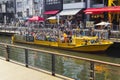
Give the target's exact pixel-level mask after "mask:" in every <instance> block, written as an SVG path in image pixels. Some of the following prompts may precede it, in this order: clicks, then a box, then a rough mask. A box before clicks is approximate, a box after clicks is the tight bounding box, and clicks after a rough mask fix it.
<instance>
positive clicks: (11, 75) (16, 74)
mask: <svg viewBox="0 0 120 80" xmlns="http://www.w3.org/2000/svg"><path fill="white" fill-rule="evenodd" d="M0 80H68V79H63V78H60V77H54V76H51V75H50V74H46V73H43V72H40V71H36V70H33V69H30V68H26V67H24V66H20V65H17V64H14V63H11V62H7V61H4V60H1V59H0ZM69 80H70V79H69Z"/></svg>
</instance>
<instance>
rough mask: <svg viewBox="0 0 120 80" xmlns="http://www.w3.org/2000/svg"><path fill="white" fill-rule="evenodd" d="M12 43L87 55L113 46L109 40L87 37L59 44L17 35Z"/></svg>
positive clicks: (74, 38)
mask: <svg viewBox="0 0 120 80" xmlns="http://www.w3.org/2000/svg"><path fill="white" fill-rule="evenodd" d="M28 39H29V40H28ZM12 41H13V42H19V43H26V44H36V45H43V46H49V47H56V48H61V49H65V50H72V51H80V52H89V53H94V52H104V51H105V50H106V49H108V47H110V45H112V44H113V42H111V41H109V40H99V39H98V38H97V37H88V36H81V37H75V36H73V37H72V41H71V42H61V41H60V40H58V41H45V40H37V39H36V38H35V37H32V36H29V37H26V36H23V35H18V34H17V35H14V36H13V37H12Z"/></svg>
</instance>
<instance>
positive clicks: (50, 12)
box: [44, 10, 59, 15]
mask: <svg viewBox="0 0 120 80" xmlns="http://www.w3.org/2000/svg"><path fill="white" fill-rule="evenodd" d="M58 12H59V10H53V11H45V12H44V14H48V15H49V14H57V13H58Z"/></svg>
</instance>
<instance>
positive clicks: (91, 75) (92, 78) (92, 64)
mask: <svg viewBox="0 0 120 80" xmlns="http://www.w3.org/2000/svg"><path fill="white" fill-rule="evenodd" d="M90 80H95V70H94V62H90Z"/></svg>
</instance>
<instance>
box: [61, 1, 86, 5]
mask: <svg viewBox="0 0 120 80" xmlns="http://www.w3.org/2000/svg"><path fill="white" fill-rule="evenodd" d="M84 1H85V0H63V3H64V4H66V3H76V2H84Z"/></svg>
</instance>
